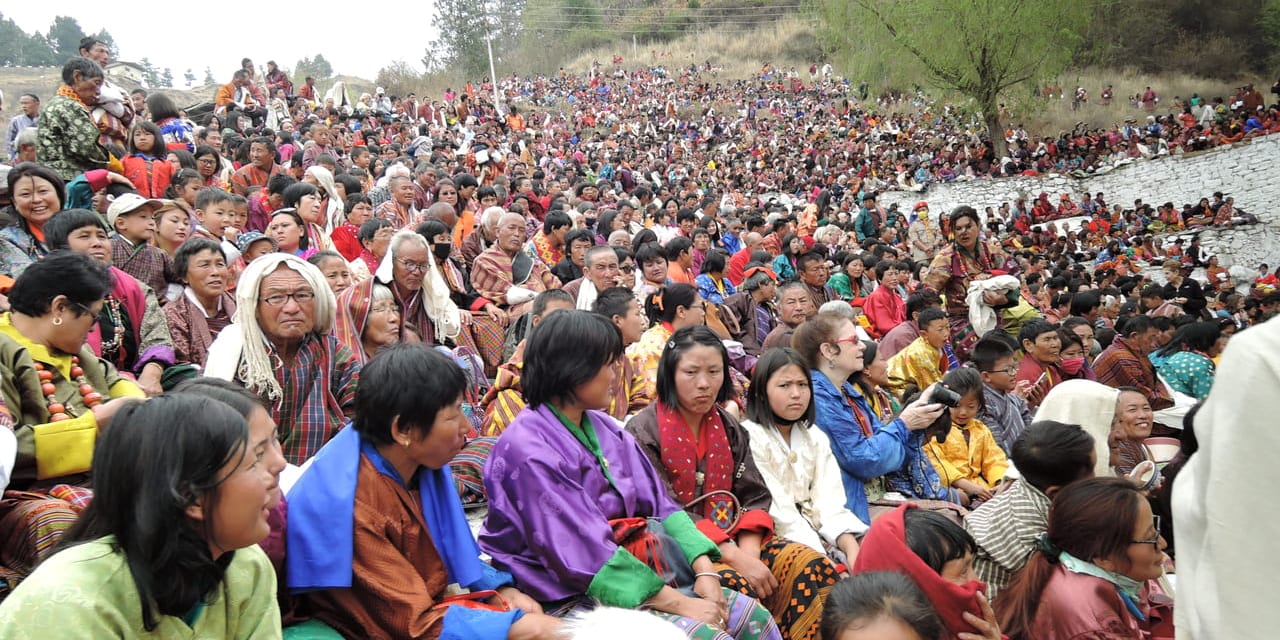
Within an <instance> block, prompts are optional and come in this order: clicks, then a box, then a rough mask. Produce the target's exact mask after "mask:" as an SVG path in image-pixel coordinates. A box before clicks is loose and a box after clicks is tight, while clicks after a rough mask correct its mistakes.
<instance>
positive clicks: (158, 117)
mask: <svg viewBox="0 0 1280 640" xmlns="http://www.w3.org/2000/svg"><path fill="white" fill-rule="evenodd" d="M147 113H149V114H150V115H151V121H152V122H164V121H165V120H168V119H169V118H177V117H179V114H178V105H177V104H174V102H173V98H170V97H169V96H166V95H164V94H163V93H158V92H157V93H152V94H151V95H149V96H147Z"/></svg>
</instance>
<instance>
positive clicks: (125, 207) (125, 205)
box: [107, 193, 165, 229]
mask: <svg viewBox="0 0 1280 640" xmlns="http://www.w3.org/2000/svg"><path fill="white" fill-rule="evenodd" d="M164 204H165V201H164V200H157V199H155V198H144V197H142V196H140V195H138V194H136V193H122V194H120V195H118V196H116V199H115V200H112V201H111V206H110V207H107V226H108V227H111V228H112V229H115V228H116V218H119V217H120V216H122V215H125V214H127V213H132V212H134V211H137V210H138V209H140V208H142V207H145V206H147V205H152V206H154V207H157V208H158V207H161V206H164Z"/></svg>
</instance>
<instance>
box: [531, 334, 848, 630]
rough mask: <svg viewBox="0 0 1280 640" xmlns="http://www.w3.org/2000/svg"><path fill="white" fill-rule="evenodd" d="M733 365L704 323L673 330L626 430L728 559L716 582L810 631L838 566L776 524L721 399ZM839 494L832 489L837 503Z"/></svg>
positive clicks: (788, 624)
mask: <svg viewBox="0 0 1280 640" xmlns="http://www.w3.org/2000/svg"><path fill="white" fill-rule="evenodd" d="M525 366H526V367H527V366H528V365H527V364H526V365H525ZM758 366H759V365H758V364H757V367H758ZM729 369H730V364H729V354H728V351H727V350H726V349H725V347H724V344H723V343H722V342H721V341H720V338H719V337H717V336H716V335H715V333H713V332H712V331H711V330H710V329H708V328H706V327H701V326H691V327H686V328H683V329H680V330H679V331H676V332H675V333H674V334H673V335H672V336H671V338H670V339H669V340H668V341H667V346H666V349H665V350H664V351H663V353H662V359H661V361H660V362H659V364H658V371H657V387H658V399H657V401H656V402H655V403H653V404H651V405H649V406H648V407H646V408H645V409H644V410H642V411H641V412H640V413H638V414H636V415H635V417H633V418H632V419H631V420H630V421H628V422H627V431H628V432H629V433H631V435H632V436H634V437H635V439H636V442H638V443H639V445H640V448H641V449H642V450H643V451H644V452H645V455H647V456H648V457H649V461H650V462H651V463H652V464H653V467H654V469H656V470H657V472H658V475H659V476H660V477H662V479H663V482H664V484H665V485H666V486H667V487H668V488H669V489H668V491H669V493H671V497H672V499H674V500H675V501H676V502H679V503H680V504H683V505H685V507H684V508H685V512H686V513H688V514H689V517H690V519H692V520H693V522H694V523H695V524H696V525H697V527H698V530H699V531H701V532H702V533H703V534H704V535H706V536H707V537H708V538H709V539H711V541H712V542H715V543H716V544H717V545H718V546H719V547H720V552H721V554H722V561H723V562H724V564H727V565H728V566H729V568H727V569H721V570H720V575H721V578H722V580H721V584H722V585H724V586H725V587H727V588H730V589H734V590H737V591H740V592H742V593H743V594H746V595H749V596H751V597H753V598H757V599H759V600H760V601H761V603H762V604H764V605H765V607H766V608H767V609H769V611H770V613H772V614H773V617H774V619H775V620H776V621H777V622H778V627H779V628H780V629H782V630H783V633H784V634H785V635H786V637H788V638H809V637H813V635H814V633H815V632H816V629H817V625H818V622H819V620H820V619H821V617H820V616H818V615H817V613H818V612H819V611H820V610H821V609H822V602H823V596H822V590H823V589H824V588H825V587H827V586H830V585H833V584H835V582H836V580H837V578H838V575H837V571H836V569H835V566H834V563H833V562H832V561H831V560H829V559H828V558H827V557H826V556H824V555H823V554H822V552H821V551H818V550H815V549H811V548H809V547H807V546H805V545H803V544H799V543H796V542H792V541H790V540H787V539H786V538H785V537H784V536H783V535H782V534H779V533H778V532H777V531H776V530H775V523H774V520H773V517H772V516H771V515H770V512H771V509H772V507H773V499H774V498H773V496H771V495H770V492H769V487H768V486H767V485H766V484H765V479H764V477H763V476H762V475H761V473H760V470H759V468H758V467H757V466H756V463H755V459H754V458H753V457H752V455H751V444H750V439H749V437H748V435H747V432H746V430H745V429H743V427H742V426H741V425H740V424H738V421H737V420H735V419H734V418H733V416H732V415H730V414H728V413H726V412H725V411H723V410H722V409H721V408H720V407H719V406H717V405H718V404H720V403H725V402H727V401H729V400H730V399H731V398H732V397H733V381H732V380H731V379H730V377H729ZM804 379H805V380H807V376H806V377H805V378H804ZM760 382H761V383H762V384H761V386H762V387H767V384H764V383H763V381H760ZM756 417H757V418H759V417H760V416H759V415H758V414H757V416H756ZM793 417H794V416H793ZM838 473H839V472H837V475H838ZM837 486H839V485H838V484H837ZM842 498H843V491H837V493H836V498H835V499H836V504H841V503H843V500H842ZM840 522H841V521H840V520H838V519H835V520H833V521H832V522H831V523H830V524H831V525H832V526H836V527H841V528H849V527H852V530H849V531H848V532H849V533H850V534H852V533H854V532H855V531H856V532H861V531H862V530H864V527H859V526H857V525H855V524H853V523H851V522H849V521H848V520H847V519H846V520H844V521H843V525H841V524H839V523H840ZM858 524H861V523H858ZM828 533H831V532H830V531H829V532H828ZM833 537H835V538H836V539H839V538H840V536H839V535H835V536H833ZM843 544H844V547H843V549H842V550H843V551H845V552H846V553H850V554H853V555H856V554H857V543H856V541H855V540H853V539H852V535H850V536H849V537H847V538H845V539H844V541H843ZM819 548H821V545H819Z"/></svg>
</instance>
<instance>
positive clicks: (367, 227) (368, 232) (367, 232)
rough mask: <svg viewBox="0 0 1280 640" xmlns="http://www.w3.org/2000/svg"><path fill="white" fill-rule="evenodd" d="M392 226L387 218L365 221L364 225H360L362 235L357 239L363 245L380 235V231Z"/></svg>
mask: <svg viewBox="0 0 1280 640" xmlns="http://www.w3.org/2000/svg"><path fill="white" fill-rule="evenodd" d="M392 226H393V225H392V224H391V221H390V220H387V219H385V218H369V219H368V220H365V221H364V224H362V225H360V233H359V235H358V236H357V239H359V240H360V244H362V245H363V244H364V243H366V242H369V241H370V240H373V238H374V237H375V236H377V235H378V229H387V228H390V227H392Z"/></svg>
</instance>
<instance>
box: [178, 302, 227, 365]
mask: <svg viewBox="0 0 1280 640" xmlns="http://www.w3.org/2000/svg"><path fill="white" fill-rule="evenodd" d="M221 304H222V308H221V309H219V311H218V313H217V315H215V316H214V317H212V318H210V317H208V316H206V315H205V311H204V309H203V308H201V307H200V305H198V304H196V303H194V302H192V301H191V294H189V293H187V292H184V293H183V295H181V296H179V297H178V299H177V300H174V301H173V302H170V303H169V304H167V305H165V307H164V319H165V322H166V324H167V325H168V326H169V336H170V337H171V338H172V339H173V361H174V364H197V365H201V366H203V365H204V361H205V358H207V357H208V356H209V345H211V344H213V339H214V338H216V337H217V336H218V332H219V331H222V330H223V329H225V328H226V327H227V325H228V324H230V322H231V316H232V315H234V314H235V312H236V300H235V297H233V296H232V295H231V294H229V293H224V294H222V299H221Z"/></svg>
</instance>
